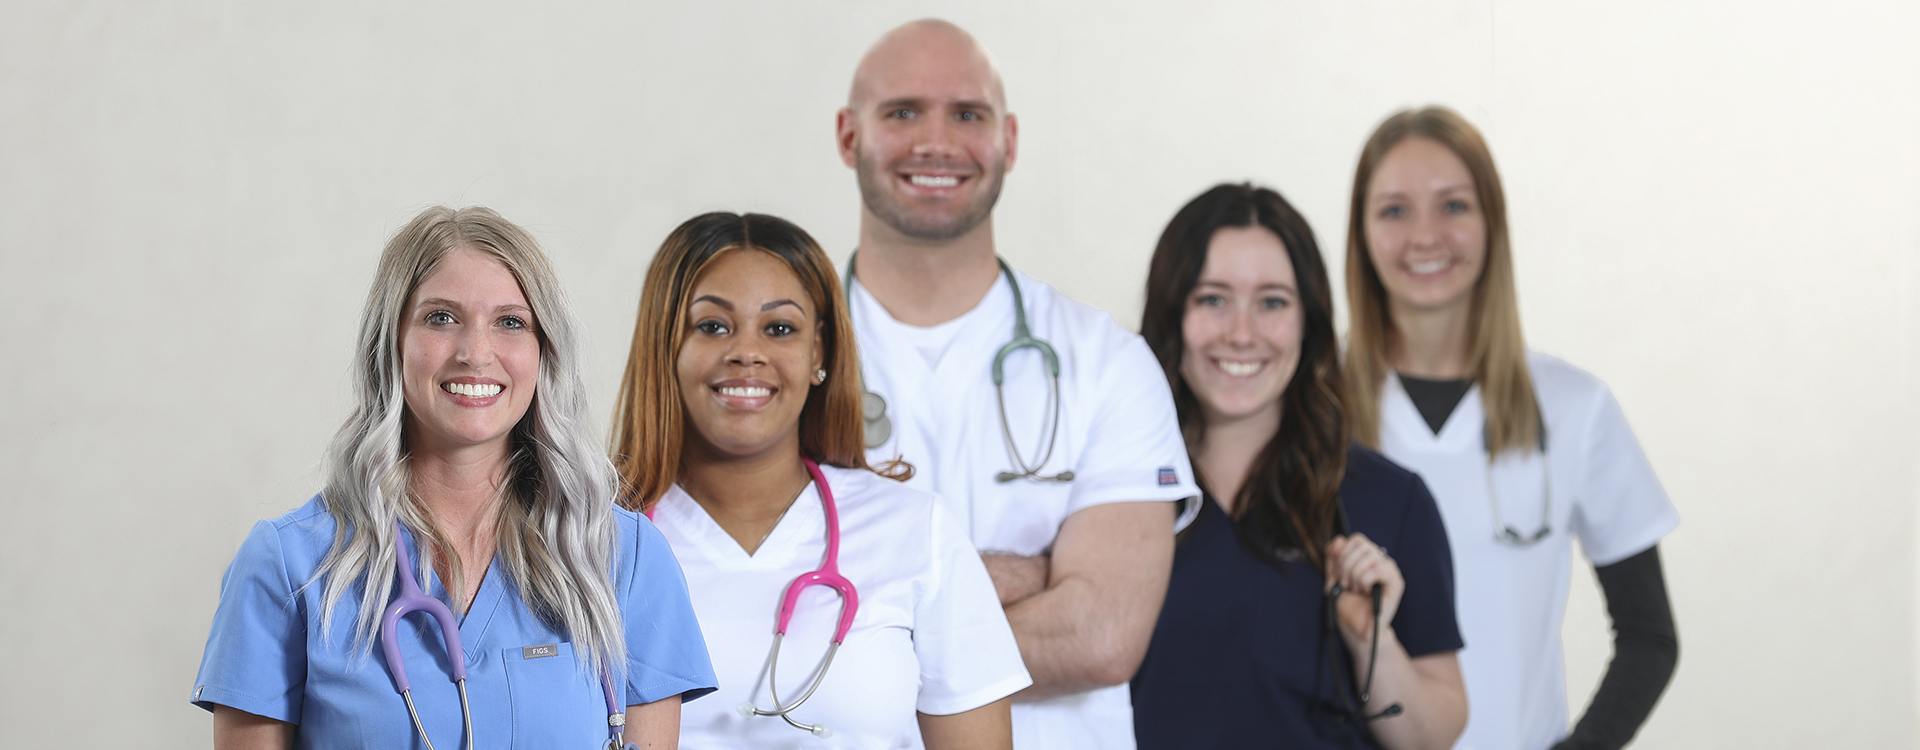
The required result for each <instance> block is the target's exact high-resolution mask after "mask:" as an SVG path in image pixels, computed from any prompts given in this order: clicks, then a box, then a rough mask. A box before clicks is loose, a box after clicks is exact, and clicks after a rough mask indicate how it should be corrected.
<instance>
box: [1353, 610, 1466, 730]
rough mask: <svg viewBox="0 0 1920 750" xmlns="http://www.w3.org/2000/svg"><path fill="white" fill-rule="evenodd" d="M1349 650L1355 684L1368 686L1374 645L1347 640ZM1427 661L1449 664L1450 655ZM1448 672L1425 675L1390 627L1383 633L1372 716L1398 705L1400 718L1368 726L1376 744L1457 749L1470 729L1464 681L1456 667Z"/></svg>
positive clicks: (1369, 704) (1370, 700) (1370, 702)
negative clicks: (1455, 744) (1440, 660)
mask: <svg viewBox="0 0 1920 750" xmlns="http://www.w3.org/2000/svg"><path fill="white" fill-rule="evenodd" d="M1346 641H1347V649H1348V651H1349V652H1351V653H1352V654H1354V659H1353V684H1355V685H1365V684H1366V679H1367V657H1368V653H1369V650H1370V644H1369V642H1368V641H1367V640H1364V639H1354V638H1347V639H1346ZM1424 658H1425V659H1434V660H1439V659H1445V660H1449V661H1451V660H1452V659H1453V658H1454V657H1453V655H1451V654H1447V655H1444V656H1436V657H1424ZM1448 666H1449V667H1450V669H1428V670H1422V669H1421V668H1419V666H1417V665H1416V664H1415V662H1414V659H1413V658H1412V657H1410V656H1408V655H1407V650H1406V647H1404V646H1402V645H1401V643H1400V639H1399V638H1398V637H1397V636H1395V635H1394V632H1393V629H1392V628H1386V629H1383V630H1381V631H1380V651H1379V664H1378V665H1377V666H1376V667H1374V672H1373V693H1372V695H1370V696H1369V697H1368V701H1367V705H1366V707H1365V709H1364V710H1365V711H1366V713H1367V715H1368V716H1372V715H1374V714H1378V713H1380V712H1381V711H1384V710H1386V708H1387V707H1388V706H1391V705H1394V704H1396V703H1397V704H1400V714H1399V715H1397V716H1388V717H1383V718H1380V719H1377V720H1375V721H1373V722H1372V724H1370V725H1369V729H1371V730H1372V732H1373V736H1374V738H1375V739H1377V740H1379V742H1380V744H1381V746H1382V747H1385V748H1387V749H1388V750H1426V749H1428V748H1432V749H1434V750H1444V749H1445V748H1449V747H1452V746H1453V743H1454V741H1455V740H1458V739H1459V738H1460V733H1461V732H1462V731H1463V730H1465V729H1466V726H1467V693H1466V686H1465V685H1464V683H1463V682H1462V681H1461V679H1460V673H1459V668H1458V662H1457V661H1453V662H1451V663H1450V664H1449V665H1448Z"/></svg>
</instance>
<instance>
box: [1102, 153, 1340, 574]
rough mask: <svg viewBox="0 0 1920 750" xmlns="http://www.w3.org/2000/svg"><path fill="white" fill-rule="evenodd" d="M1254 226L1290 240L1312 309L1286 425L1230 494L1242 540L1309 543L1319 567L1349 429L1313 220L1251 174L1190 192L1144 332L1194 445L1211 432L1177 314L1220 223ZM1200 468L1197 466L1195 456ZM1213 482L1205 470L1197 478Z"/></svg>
mask: <svg viewBox="0 0 1920 750" xmlns="http://www.w3.org/2000/svg"><path fill="white" fill-rule="evenodd" d="M1251 226H1260V227H1265V228H1266V229H1267V230H1268V231H1271V232H1273V233H1274V235H1275V236H1277V237H1279V238H1280V244H1282V245H1284V246H1285V247H1286V250H1287V260H1288V261H1289V262H1290V263H1292V264H1293V275H1294V279H1295V283H1296V284H1298V285H1299V295H1300V305H1301V310H1302V312H1303V313H1305V318H1306V319H1305V321H1304V322H1303V324H1302V329H1303V330H1302V331H1301V333H1302V335H1301V340H1300V364H1299V366H1298V367H1297V368H1296V369H1295V370H1294V373H1293V377H1292V379H1291V380H1289V381H1288V382H1287V387H1286V389H1285V390H1284V391H1282V392H1281V394H1280V402H1281V407H1282V408H1281V417H1280V429H1279V430H1277V431H1276V432H1275V433H1274V435H1273V439H1272V440H1270V441H1268V442H1267V445H1266V447H1265V448H1263V449H1261V451H1260V455H1259V457H1258V458H1257V459H1256V460H1255V462H1254V464H1253V466H1252V467H1251V468H1250V469H1249V470H1248V476H1247V477H1246V482H1244V483H1243V484H1241V485H1240V493H1239V495H1238V496H1237V497H1235V498H1234V503H1233V514H1232V515H1233V526H1234V530H1235V531H1236V532H1237V533H1238V534H1239V536H1240V540H1241V541H1242V542H1243V543H1245V544H1246V545H1247V546H1248V547H1249V548H1250V549H1252V550H1253V551H1254V552H1255V553H1256V554H1258V555H1260V556H1261V557H1263V558H1265V559H1268V560H1270V561H1273V562H1276V563H1278V562H1282V561H1286V560H1289V559H1296V558H1297V557H1298V556H1299V555H1300V554H1303V553H1304V554H1305V556H1306V557H1307V558H1308V559H1309V560H1311V561H1312V562H1313V564H1314V566H1315V567H1321V566H1323V565H1324V561H1325V559H1326V545H1327V541H1328V540H1329V539H1331V538H1332V536H1333V533H1334V518H1335V514H1336V513H1337V512H1338V511H1337V508H1338V505H1339V492H1340V479H1341V477H1342V476H1343V475H1345V474H1346V468H1347V446H1348V443H1349V442H1350V440H1351V437H1350V432H1349V427H1348V425H1347V423H1346V420H1345V419H1344V417H1343V414H1344V411H1343V408H1342V399H1343V396H1342V390H1341V389H1342V387H1343V385H1342V384H1343V381H1342V378H1341V375H1340V347H1339V341H1338V340H1337V339H1336V338H1335V337H1334V333H1333V291H1332V285H1331V284H1329V283H1328V282H1327V268H1326V265H1325V264H1324V263H1322V262H1321V260H1320V248H1319V246H1318V245H1317V244H1316V243H1315V242H1314V240H1313V229H1312V228H1311V227H1309V226H1307V220H1306V219H1305V218H1304V217H1302V216H1301V215H1300V212H1299V211H1296V210H1294V208H1293V206H1292V205H1290V204H1288V203H1287V201H1286V199H1285V198H1282V197H1280V194H1279V193H1276V192H1274V191H1272V190H1270V189H1267V188H1264V187H1256V186H1254V185H1253V184H1251V183H1241V184H1238V185H1233V184H1221V185H1216V186H1214V187H1213V188H1211V189H1209V190H1207V191H1206V192H1204V193H1201V194H1200V196H1199V197H1197V198H1194V199H1193V200H1192V201H1189V202H1188V203H1187V205H1185V206H1183V207H1181V208H1180V211H1179V213H1176V214H1174V215H1173V220H1172V221H1171V222H1168V223H1167V228H1166V230H1165V231H1163V232H1161V233H1160V243H1159V244H1158V245H1157V246H1155V247H1154V250H1153V262H1152V265H1151V266H1149V269H1148V271H1147V301H1146V307H1145V309H1144V310H1143V311H1142V312H1141V315H1140V335H1141V336H1143V337H1145V338H1146V340H1147V346H1149V347H1151V348H1152V349H1153V355H1154V357H1155V358H1157V359H1159V360H1160V369H1161V370H1163V371H1165V372H1166V375H1167V385H1169V386H1170V387H1172V389H1173V402H1174V406H1175V407H1176V408H1177V409H1178V411H1179V414H1180V431H1181V433H1182V434H1183V435H1184V436H1185V438H1186V441H1187V448H1188V449H1189V450H1193V449H1197V448H1198V447H1200V446H1201V445H1203V444H1204V443H1205V442H1206V439H1207V425H1206V420H1205V418H1204V417H1203V416H1202V415H1201V412H1200V402H1199V400H1198V399H1197V398H1196V397H1195V396H1194V394H1193V389H1192V388H1190V387H1189V386H1188V385H1187V383H1186V379H1185V378H1183V377H1181V375H1180V357H1181V353H1182V352H1183V351H1184V350H1185V349H1186V341H1185V339H1184V335H1183V333H1182V328H1181V322H1182V321H1183V320H1184V319H1185V317H1186V313H1187V298H1188V297H1189V296H1190V295H1192V293H1193V288H1194V285H1196V284H1198V283H1199V280H1200V270H1201V269H1202V268H1203V267H1204V266H1206V263H1207V247H1208V245H1209V244H1210V243H1211V242H1212V241H1213V235H1214V233H1215V232H1217V231H1219V230H1220V229H1222V228H1227V227H1251ZM1195 471H1196V472H1198V471H1199V466H1198V465H1197V464H1196V465H1195ZM1208 483H1209V482H1208V478H1207V477H1206V476H1205V475H1201V476H1200V484H1201V486H1202V487H1203V488H1204V487H1206V486H1207V484H1208Z"/></svg>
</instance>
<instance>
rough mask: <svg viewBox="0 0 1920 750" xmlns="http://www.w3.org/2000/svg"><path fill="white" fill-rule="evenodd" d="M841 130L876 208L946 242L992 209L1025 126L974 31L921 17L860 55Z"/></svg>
mask: <svg viewBox="0 0 1920 750" xmlns="http://www.w3.org/2000/svg"><path fill="white" fill-rule="evenodd" d="M838 138H839V144H840V156H841V160H842V161H844V162H845V163H846V164H847V165H848V166H851V167H853V168H854V169H855V170H856V172H857V173H858V175H859V181H860V197H861V199H862V201H863V202H864V203H865V205H866V209H867V213H868V215H869V216H871V217H872V218H874V219H877V220H879V221H880V222H881V223H883V224H885V225H886V226H888V227H891V228H892V229H893V230H894V231H896V232H898V233H900V234H901V235H904V236H906V237H908V238H912V239H917V240H926V241H945V240H951V239H954V238H957V237H960V236H961V235H964V234H966V233H967V232H969V231H972V230H973V229H974V228H975V227H978V226H980V225H981V224H982V223H983V222H985V221H986V220H987V218H988V217H989V216H990V215H991V214H992V212H993V206H994V203H995V202H996V201H998V200H999V198H1000V186H1001V182H1002V180H1003V179H1004V178H1005V177H1006V173H1007V171H1008V170H1009V169H1011V168H1012V166H1013V162H1014V155H1015V152H1016V143H1017V142H1018V127H1017V124H1016V122H1015V120H1014V117H1013V115H1011V114H1009V113H1007V112H1006V101H1005V96H1004V94H1003V93H1002V90H1001V86H1000V79H999V74H998V73H996V72H995V71H994V69H993V66H992V63H991V62H990V61H988V60H987V58H986V55H985V53H984V52H982V51H981V50H980V48H979V46H978V45H977V44H976V43H974V41H973V39H972V38H971V37H968V36H966V35H965V32H961V31H959V30H958V29H954V28H951V27H947V26H943V25H939V24H922V25H909V26H907V27H904V28H902V29H900V30H897V31H895V32H894V33H892V34H889V35H888V36H887V37H886V38H885V39H883V40H881V42H880V43H879V44H877V45H875V47H874V49H873V51H871V52H869V53H868V55H867V57H866V58H865V59H864V60H863V61H862V62H861V66H860V70H859V71H858V72H857V73H856V74H855V80H854V94H853V97H852V98H851V101H850V102H849V104H848V106H847V108H846V109H844V110H841V112H840V116H839V123H838Z"/></svg>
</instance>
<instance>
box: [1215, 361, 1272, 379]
mask: <svg viewBox="0 0 1920 750" xmlns="http://www.w3.org/2000/svg"><path fill="white" fill-rule="evenodd" d="M1217 361H1218V362H1219V363H1220V370H1221V371H1222V372H1225V373H1226V374H1228V375H1232V376H1234V377H1236V378H1244V377H1247V376H1248V375H1252V374H1254V373H1256V372H1259V371H1260V370H1261V369H1262V368H1264V367H1266V366H1267V363H1265V362H1230V361H1227V360H1224V359H1222V360H1217Z"/></svg>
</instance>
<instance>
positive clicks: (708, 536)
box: [654, 466, 827, 569]
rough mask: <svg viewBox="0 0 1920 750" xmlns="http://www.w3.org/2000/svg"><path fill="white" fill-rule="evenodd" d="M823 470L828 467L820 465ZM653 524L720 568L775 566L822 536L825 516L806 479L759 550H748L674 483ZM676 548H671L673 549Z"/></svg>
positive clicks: (659, 505)
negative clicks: (804, 484) (791, 503)
mask: <svg viewBox="0 0 1920 750" xmlns="http://www.w3.org/2000/svg"><path fill="white" fill-rule="evenodd" d="M821 470H822V471H823V472H824V471H826V470H827V467H824V466H823V467H821ZM655 508H657V510H655V511H654V523H655V524H656V525H659V526H661V527H663V528H671V529H672V534H673V536H675V537H678V538H680V539H681V540H683V541H685V542H687V543H688V544H690V545H692V546H693V548H694V550H696V551H697V552H698V553H699V554H701V555H702V556H704V557H706V558H707V559H708V560H711V561H712V562H713V563H714V564H715V565H717V566H720V567H723V568H738V569H761V568H779V567H783V566H785V565H786V564H787V562H788V561H790V560H791V559H792V558H793V556H794V555H795V554H797V553H799V552H800V550H801V549H803V548H804V547H805V546H806V545H807V543H808V541H809V540H812V539H824V538H825V537H824V536H823V535H824V534H825V533H826V515H825V513H823V512H822V510H821V507H820V490H819V487H817V486H815V484H814V482H812V481H809V482H807V486H806V487H803V488H801V490H800V494H799V495H798V496H797V497H795V498H794V500H793V505H792V507H789V508H788V509H787V512H786V514H785V515H782V516H781V517H780V520H779V521H777V522H775V523H774V526H773V530H772V531H770V532H768V533H767V538H766V540H765V541H763V542H761V543H760V548H759V549H756V550H754V551H753V554H748V553H747V550H746V548H745V547H742V546H740V543H739V542H738V541H736V540H734V538H733V535H732V534H728V533H727V530H726V529H724V528H721V527H720V522H719V521H715V520H714V519H713V516H711V515H709V514H708V513H707V509H706V508H704V507H702V506H701V505H700V503H699V502H698V501H696V500H694V499H693V496H692V495H688V494H687V491H686V490H685V489H683V488H681V487H680V485H678V484H676V485H674V486H673V487H672V488H670V489H668V490H667V492H666V494H665V495H664V496H662V497H661V498H660V502H659V503H658V504H656V505H655ZM678 551H679V550H676V552H678Z"/></svg>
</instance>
